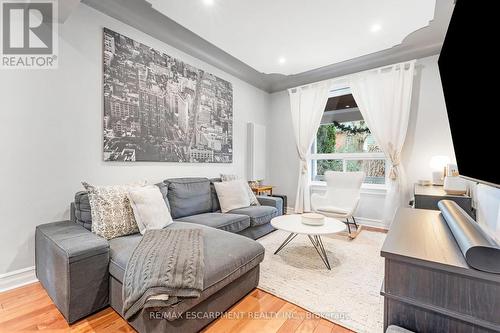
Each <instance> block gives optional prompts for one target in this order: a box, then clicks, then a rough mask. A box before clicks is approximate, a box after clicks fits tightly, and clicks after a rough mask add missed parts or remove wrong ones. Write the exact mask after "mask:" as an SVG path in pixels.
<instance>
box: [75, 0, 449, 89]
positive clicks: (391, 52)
mask: <svg viewBox="0 0 500 333" xmlns="http://www.w3.org/2000/svg"><path fill="white" fill-rule="evenodd" d="M81 1H82V2H83V3H84V4H85V5H87V6H90V7H92V8H94V9H95V10H98V11H100V12H102V13H104V14H106V15H109V16H111V17H113V18H115V19H117V20H119V21H122V22H123V23H125V24H128V25H130V26H132V27H134V28H136V29H138V30H140V31H142V32H144V33H146V34H148V35H150V36H152V37H154V38H156V39H158V40H160V41H162V42H164V43H166V44H169V45H170V46H172V47H175V48H177V49H178V50H180V51H183V52H185V53H187V54H190V55H191V56H193V57H195V58H198V59H200V60H202V61H204V62H206V63H208V64H210V65H212V66H215V67H217V68H219V69H220V70H222V71H224V72H226V73H228V74H229V75H233V76H234V77H237V78H239V79H241V80H243V81H246V82H248V83H250V84H252V85H253V86H255V87H257V88H260V89H262V90H264V91H267V92H270V93H272V92H278V91H282V90H285V89H287V88H291V87H296V86H300V85H303V84H307V83H311V82H317V81H321V80H325V79H331V78H334V77H339V76H343V75H347V74H351V73H356V72H359V71H363V70H367V69H371V68H376V67H380V66H386V65H389V64H394V63H398V62H403V61H408V60H412V59H418V58H423V57H427V56H430V55H435V54H439V52H440V50H441V46H442V43H443V40H444V37H445V34H446V31H447V28H448V24H449V21H450V18H451V14H452V13H453V8H454V0H404V1H402V0H356V1H353V0H308V1H306V0H302V1H299V0H246V1H243V0H182V1H178V0H177V1H176V0H161V1H160V0H106V1H102V0H81ZM205 2H212V3H213V4H212V5H205ZM311 3H314V4H315V7H314V8H309V7H306V6H305V4H309V5H310V4H311ZM434 3H435V6H434ZM174 4H175V6H174ZM287 4H289V5H287ZM403 4H404V6H403ZM153 5H154V6H155V7H153ZM331 8H333V9H331ZM327 9H328V10H327ZM164 12H165V13H167V14H168V15H165V14H164ZM376 13H378V14H377V15H376ZM174 17H175V20H179V21H180V20H181V19H184V20H186V22H184V23H182V24H180V23H178V22H176V21H175V20H174V19H173V18H174ZM304 17H307V19H306V20H304V19H303V18H304ZM429 20H430V22H429ZM188 21H190V22H191V23H189V22H188ZM198 21H199V22H198ZM240 21H241V24H239V22H240ZM290 22H291V23H290ZM334 22H337V23H335V24H334ZM338 22H344V23H345V25H343V26H340V25H339V24H338ZM189 24H192V25H193V27H191V28H188V27H187V26H188V25H189ZM377 25H379V29H374V30H377V31H373V32H372V31H371V30H372V28H374V26H375V28H377ZM332 26H336V28H330V27H332ZM419 26H420V28H419ZM224 27H225V28H224ZM311 27H315V28H314V29H312V28H311ZM348 27H349V28H348ZM191 29H193V30H191ZM194 29H199V31H194ZM339 33H340V34H339ZM205 35H206V36H205ZM219 35H220V36H221V37H218V36H219ZM321 36H322V37H321ZM209 38H210V39H209ZM219 38H220V41H218V40H215V39H219ZM313 40H314V41H315V42H312V41H313ZM230 41H231V42H230ZM216 43H227V44H228V46H227V47H224V46H223V45H220V46H219V45H217V44H216ZM232 47H234V48H235V50H232V49H231V48H232ZM327 49H328V50H330V51H325V50H327ZM238 52H240V53H241V54H240V53H238ZM281 57H284V58H285V60H286V61H285V62H284V63H280V62H279V59H280V58H281ZM342 59H343V60H342ZM304 70H305V71H304ZM266 73H272V74H266ZM287 73H288V74H287ZM289 73H294V74H289Z"/></svg>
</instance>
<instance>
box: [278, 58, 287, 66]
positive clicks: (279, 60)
mask: <svg viewBox="0 0 500 333" xmlns="http://www.w3.org/2000/svg"><path fill="white" fill-rule="evenodd" d="M278 62H279V63H280V64H282V65H283V64H284V63H285V62H286V58H285V57H280V58H279V59H278Z"/></svg>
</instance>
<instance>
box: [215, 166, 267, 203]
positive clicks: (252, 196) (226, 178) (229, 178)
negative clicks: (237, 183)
mask: <svg viewBox="0 0 500 333" xmlns="http://www.w3.org/2000/svg"><path fill="white" fill-rule="evenodd" d="M238 179H240V177H238V176H237V175H225V174H221V175H220V180H222V181H223V182H230V181H232V180H238ZM244 183H245V184H246V186H245V190H246V191H247V194H248V199H250V206H260V202H259V200H257V197H256V196H255V193H253V191H252V189H251V188H250V185H248V182H244Z"/></svg>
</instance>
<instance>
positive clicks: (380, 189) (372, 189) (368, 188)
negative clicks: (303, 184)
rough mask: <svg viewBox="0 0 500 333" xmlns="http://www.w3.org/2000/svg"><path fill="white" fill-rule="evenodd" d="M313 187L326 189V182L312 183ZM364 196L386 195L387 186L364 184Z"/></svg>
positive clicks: (362, 188) (362, 187) (362, 186)
mask: <svg viewBox="0 0 500 333" xmlns="http://www.w3.org/2000/svg"><path fill="white" fill-rule="evenodd" d="M310 185H311V187H312V188H313V189H314V188H316V189H326V182H321V181H313V182H311V184H310ZM361 193H362V194H380V195H385V194H386V193H387V185H386V184H363V185H361Z"/></svg>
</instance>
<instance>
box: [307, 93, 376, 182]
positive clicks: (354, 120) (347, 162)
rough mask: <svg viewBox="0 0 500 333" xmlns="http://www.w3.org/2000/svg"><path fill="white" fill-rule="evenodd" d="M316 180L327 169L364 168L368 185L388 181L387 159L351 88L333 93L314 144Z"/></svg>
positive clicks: (313, 162)
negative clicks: (360, 110) (386, 179)
mask: <svg viewBox="0 0 500 333" xmlns="http://www.w3.org/2000/svg"><path fill="white" fill-rule="evenodd" d="M311 164H312V180H313V181H323V180H324V174H325V171H328V170H333V171H364V172H365V174H366V178H365V180H364V183H365V184H385V178H386V159H385V156H384V153H383V152H382V151H381V149H380V147H379V146H378V145H377V142H376V141H375V139H374V137H373V135H372V134H371V133H370V130H369V128H368V127H367V125H366V123H365V121H364V120H363V117H362V115H361V112H359V109H358V106H357V104H356V101H355V100H354V97H353V96H352V94H351V91H350V89H349V88H340V89H336V90H333V91H332V92H331V95H330V98H329V99H328V102H327V105H326V107H325V112H324V114H323V118H322V119H321V125H320V127H319V129H318V133H317V134H316V140H315V142H314V145H313V147H312V156H311Z"/></svg>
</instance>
